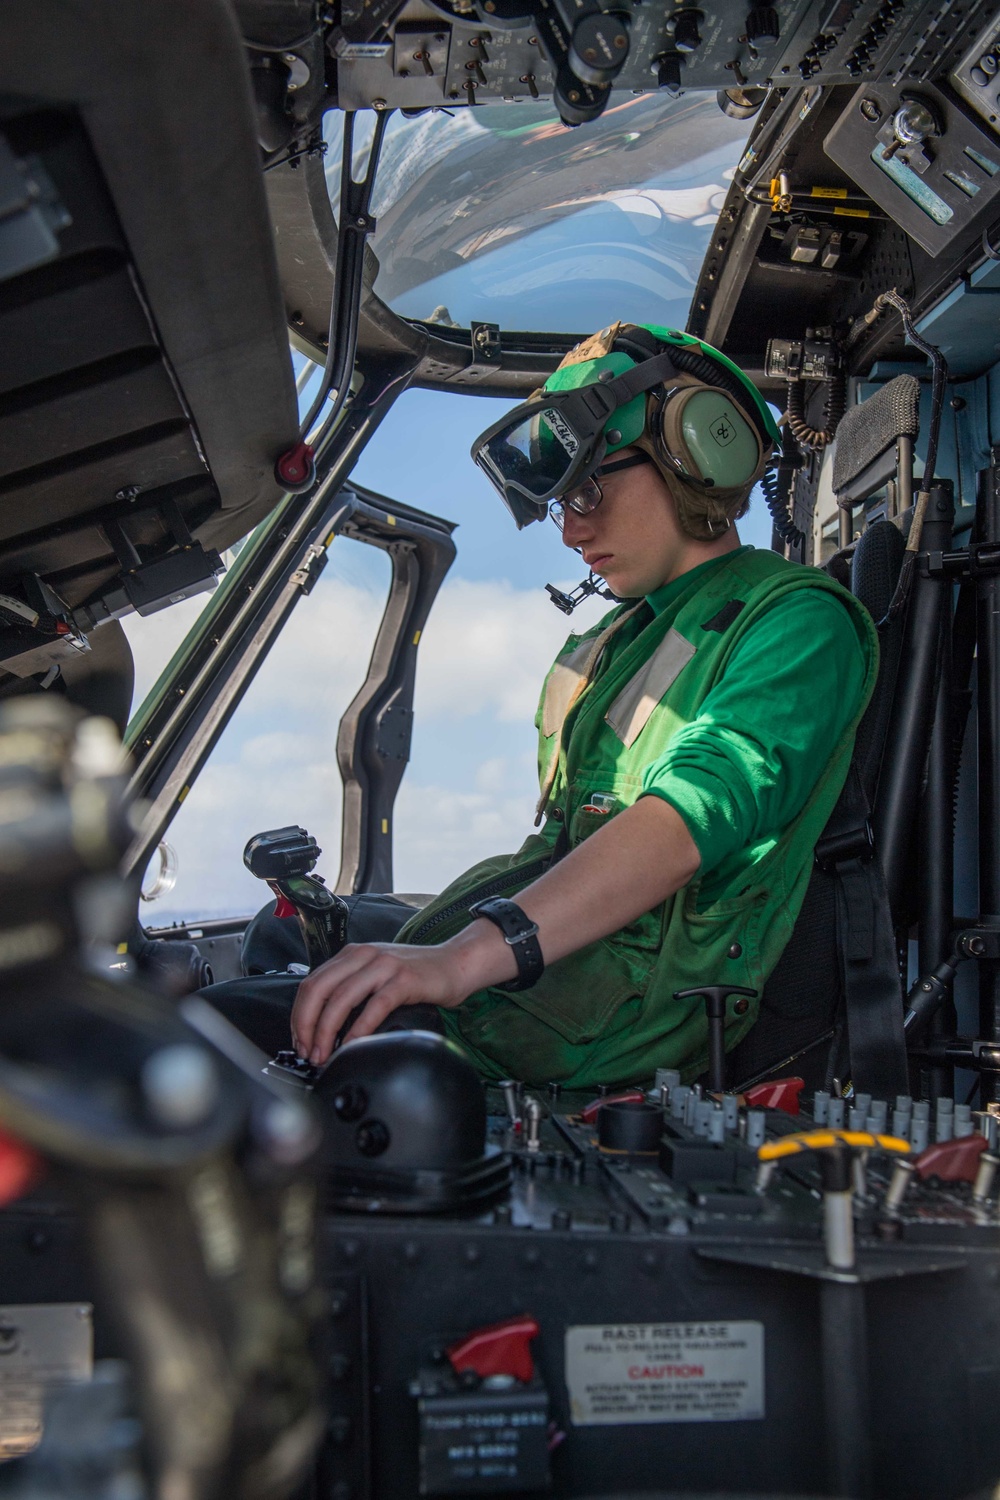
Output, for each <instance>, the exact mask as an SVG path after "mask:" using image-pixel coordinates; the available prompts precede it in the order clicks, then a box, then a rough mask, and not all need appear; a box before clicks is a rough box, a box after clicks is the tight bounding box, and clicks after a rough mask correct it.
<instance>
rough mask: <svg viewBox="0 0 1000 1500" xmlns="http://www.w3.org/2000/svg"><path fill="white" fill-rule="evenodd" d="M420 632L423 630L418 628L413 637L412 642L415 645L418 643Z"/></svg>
mask: <svg viewBox="0 0 1000 1500" xmlns="http://www.w3.org/2000/svg"><path fill="white" fill-rule="evenodd" d="M422 634H423V631H421V630H418V631H417V633H416V635H415V636H414V637H413V644H414V645H415V646H419V645H420V637H421V635H422Z"/></svg>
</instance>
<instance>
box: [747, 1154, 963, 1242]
mask: <svg viewBox="0 0 1000 1500" xmlns="http://www.w3.org/2000/svg"><path fill="white" fill-rule="evenodd" d="M970 1139H971V1137H970ZM978 1139H979V1140H982V1139H983V1138H982V1136H979V1137H978ZM984 1144H985V1142H984ZM872 1150H876V1151H887V1152H889V1153H891V1154H895V1155H897V1156H900V1157H908V1156H909V1154H910V1143H909V1141H903V1140H900V1139H899V1138H898V1137H897V1136H894V1135H873V1134H872V1133H871V1132H870V1131H867V1130H808V1131H804V1132H803V1133H801V1134H796V1135H786V1136H782V1138H781V1139H780V1140H777V1141H765V1143H764V1145H763V1146H761V1147H760V1149H759V1150H758V1152H757V1161H758V1164H759V1165H758V1168H757V1191H758V1192H765V1191H766V1190H767V1187H768V1185H769V1184H770V1181H771V1178H772V1177H773V1175H774V1173H775V1170H776V1169H777V1167H778V1165H779V1163H780V1162H782V1161H784V1160H785V1159H786V1158H787V1157H790V1156H799V1155H801V1154H802V1153H803V1152H808V1151H813V1152H815V1153H816V1154H817V1155H818V1156H819V1165H820V1176H821V1181H822V1184H823V1248H824V1250H825V1252H826V1259H827V1264H828V1265H829V1266H830V1268H831V1269H832V1270H834V1271H852V1270H853V1269H854V1264H855V1253H854V1204H853V1199H854V1191H853V1182H854V1170H853V1163H854V1161H855V1160H858V1159H859V1158H860V1153H861V1152H867V1151H872Z"/></svg>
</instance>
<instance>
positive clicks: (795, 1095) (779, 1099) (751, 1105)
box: [743, 1078, 806, 1115]
mask: <svg viewBox="0 0 1000 1500" xmlns="http://www.w3.org/2000/svg"><path fill="white" fill-rule="evenodd" d="M805 1086H806V1085H805V1079H804V1078H776V1079H775V1080H774V1081H773V1082H772V1083H758V1084H755V1085H754V1087H753V1088H752V1089H747V1091H746V1093H745V1094H744V1095H743V1098H744V1099H745V1100H746V1104H747V1108H748V1109H783V1110H784V1111H785V1114H786V1115H797V1114H798V1112H799V1095H800V1094H801V1092H802V1090H803V1089H804V1088H805Z"/></svg>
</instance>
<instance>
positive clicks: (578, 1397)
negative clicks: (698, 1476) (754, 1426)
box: [566, 1322, 764, 1427]
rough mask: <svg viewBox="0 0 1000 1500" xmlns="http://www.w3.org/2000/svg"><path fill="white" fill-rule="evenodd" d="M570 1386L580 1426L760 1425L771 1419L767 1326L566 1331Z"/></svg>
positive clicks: (668, 1325)
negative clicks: (768, 1412) (766, 1363)
mask: <svg viewBox="0 0 1000 1500" xmlns="http://www.w3.org/2000/svg"><path fill="white" fill-rule="evenodd" d="M566 1386H567V1389H568V1391H569V1400H570V1410H571V1413H572V1417H573V1422H574V1424H575V1425H576V1426H577V1427H594V1426H599V1425H601V1424H603V1423H607V1424H610V1423H616V1422H751V1421H755V1420H759V1419H760V1418H761V1417H763V1415H764V1325H763V1323H750V1322H745V1323H632V1324H625V1325H621V1326H615V1325H606V1324H605V1325H602V1324H596V1325H593V1326H584V1327H576V1328H567V1330H566Z"/></svg>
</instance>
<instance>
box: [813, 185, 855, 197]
mask: <svg viewBox="0 0 1000 1500" xmlns="http://www.w3.org/2000/svg"><path fill="white" fill-rule="evenodd" d="M809 196H810V198H846V197H847V189H846V188H830V187H814V188H810V189H809Z"/></svg>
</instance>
